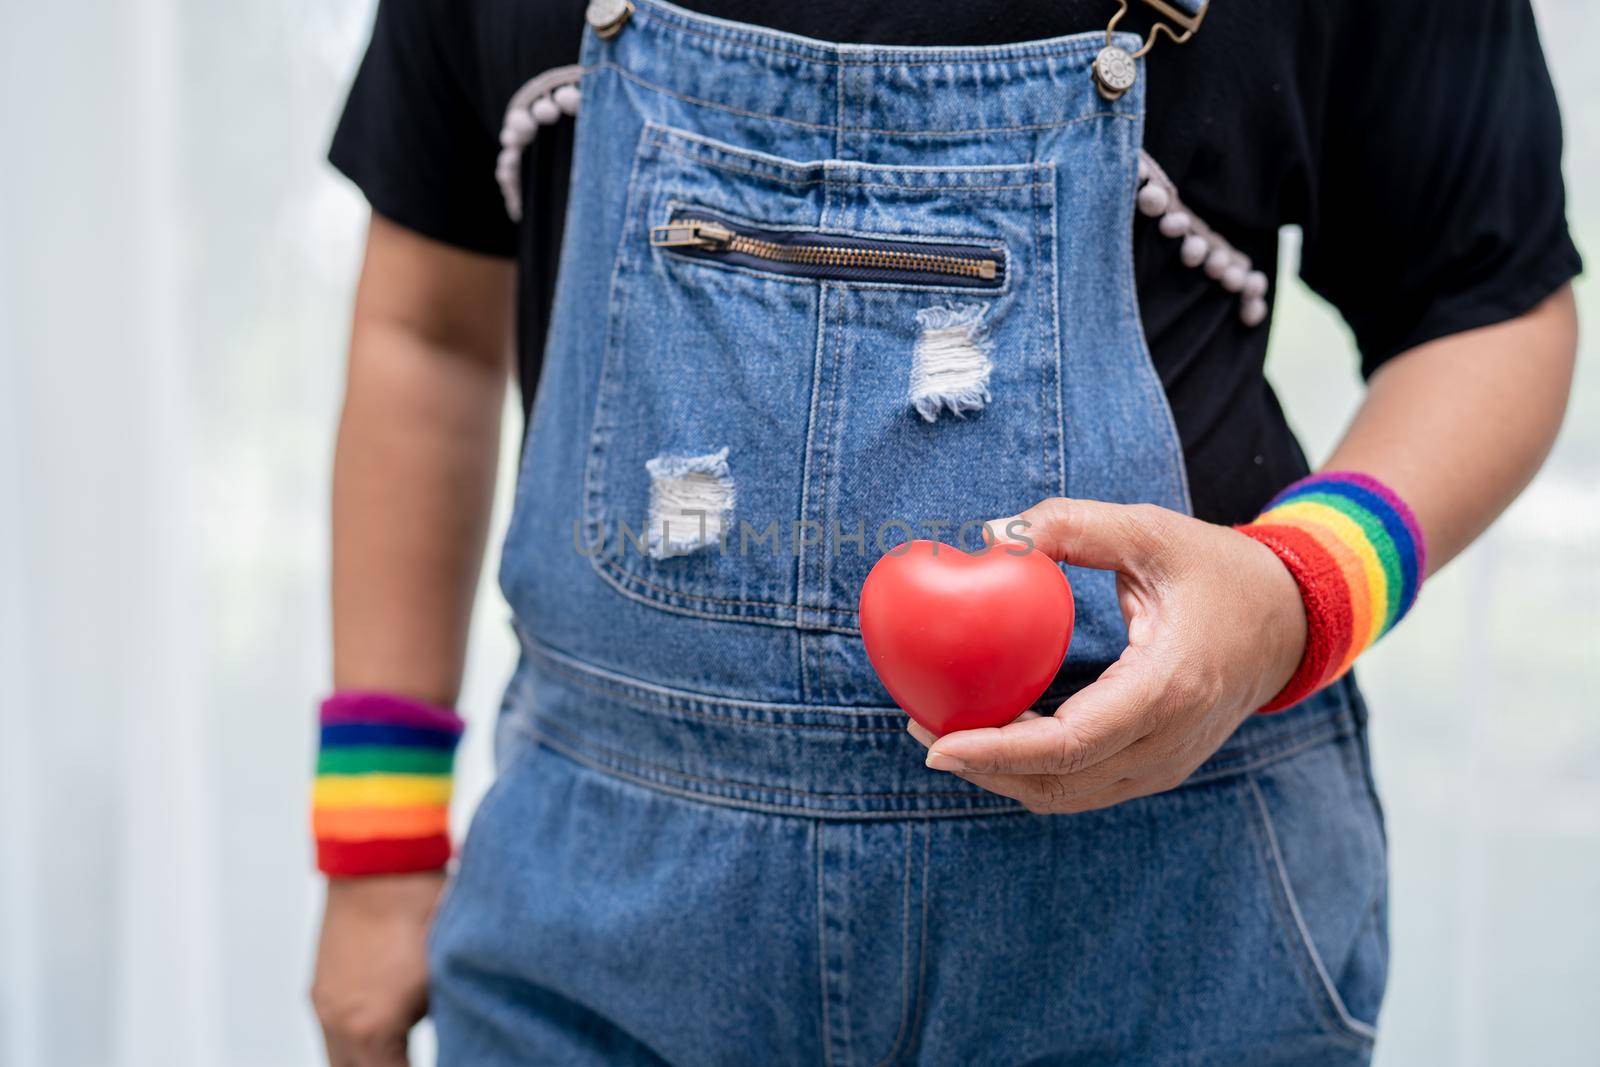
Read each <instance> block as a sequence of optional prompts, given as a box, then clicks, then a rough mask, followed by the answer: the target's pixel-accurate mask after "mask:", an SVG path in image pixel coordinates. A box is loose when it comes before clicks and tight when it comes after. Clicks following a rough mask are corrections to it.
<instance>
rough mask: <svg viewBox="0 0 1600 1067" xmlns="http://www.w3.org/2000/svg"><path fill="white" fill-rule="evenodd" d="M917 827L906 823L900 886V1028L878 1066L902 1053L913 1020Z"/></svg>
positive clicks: (883, 1066)
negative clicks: (914, 847) (913, 885)
mask: <svg viewBox="0 0 1600 1067" xmlns="http://www.w3.org/2000/svg"><path fill="white" fill-rule="evenodd" d="M915 828H916V824H915V823H911V822H908V823H906V824H905V850H906V865H905V877H904V880H903V882H902V884H901V888H900V1028H899V1029H898V1030H896V1031H895V1034H894V1043H893V1044H892V1045H890V1046H889V1052H888V1054H887V1055H885V1056H884V1057H883V1059H881V1060H879V1061H878V1063H877V1067H889V1064H891V1063H893V1062H894V1060H895V1057H896V1056H898V1055H899V1054H900V1046H901V1045H902V1044H903V1043H904V1042H905V1038H906V1025H907V1024H908V1023H909V1022H910V1021H911V845H912V835H913V833H914V832H915Z"/></svg>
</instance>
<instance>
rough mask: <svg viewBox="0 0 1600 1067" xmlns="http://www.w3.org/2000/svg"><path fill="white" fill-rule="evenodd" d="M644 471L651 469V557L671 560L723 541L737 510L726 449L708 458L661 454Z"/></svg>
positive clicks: (647, 463)
mask: <svg viewBox="0 0 1600 1067" xmlns="http://www.w3.org/2000/svg"><path fill="white" fill-rule="evenodd" d="M644 469H645V470H646V471H648V472H649V473H650V534H649V537H648V539H647V541H646V544H647V545H648V546H649V550H650V555H651V556H653V557H655V558H656V559H666V558H668V557H670V556H680V555H683V554H684V553H687V552H693V551H694V550H695V549H698V548H704V547H706V546H707V545H721V544H722V539H723V537H724V536H725V533H726V529H727V519H728V513H729V512H731V511H732V510H733V478H732V477H731V476H730V475H729V474H728V450H727V449H726V448H724V449H723V450H722V451H720V452H712V453H710V454H708V455H704V456H657V457H655V458H654V459H651V460H647V461H646V462H645V465H644Z"/></svg>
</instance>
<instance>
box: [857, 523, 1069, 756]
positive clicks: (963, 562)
mask: <svg viewBox="0 0 1600 1067" xmlns="http://www.w3.org/2000/svg"><path fill="white" fill-rule="evenodd" d="M1072 620H1073V605H1072V586H1071V585H1070V584H1069V583H1068V582H1067V576H1066V575H1065V574H1062V573H1061V568H1060V567H1057V566H1056V565H1055V563H1054V562H1053V561H1051V559H1050V557H1048V556H1046V555H1045V554H1044V553H1042V552H1039V551H1037V550H1036V549H1032V548H1030V549H1028V550H1027V551H1022V550H1021V546H1020V545H1007V546H996V547H994V548H990V549H987V550H985V551H983V552H979V553H978V554H976V555H969V554H967V553H966V552H963V551H961V550H960V549H958V548H952V547H951V546H949V545H942V544H939V543H937V542H934V541H912V542H910V543H909V544H905V545H901V546H898V547H896V548H894V549H892V550H891V551H890V552H889V553H888V554H887V555H885V556H884V557H883V558H882V559H880V560H878V562H877V564H875V565H874V566H873V568H872V573H871V574H869V575H867V580H866V582H865V583H864V584H863V585H862V586H861V638H862V640H863V641H865V642H866V645H867V658H869V659H870V660H872V666H873V668H874V669H875V670H876V671H877V672H878V677H879V678H880V679H882V680H883V684H884V687H885V688H887V689H888V690H889V695H890V696H891V697H893V698H894V702H895V703H896V704H898V705H900V707H902V708H903V709H905V712H906V714H908V715H910V716H911V717H912V718H913V719H915V720H917V722H919V723H921V724H922V725H923V726H926V727H927V728H928V729H929V730H932V731H933V732H934V733H936V734H947V733H951V732H952V731H955V730H972V729H977V728H978V727H983V726H1004V725H1005V724H1006V723H1008V722H1010V721H1011V720H1013V719H1015V718H1016V717H1017V716H1018V715H1020V714H1022V713H1023V712H1024V711H1026V710H1027V709H1028V707H1029V706H1030V705H1032V704H1033V702H1034V701H1035V700H1038V699H1039V697H1040V695H1041V694H1042V693H1043V692H1044V691H1045V689H1046V688H1047V687H1048V686H1049V685H1050V682H1051V680H1052V679H1053V678H1055V675H1056V671H1058V670H1060V669H1061V663H1062V661H1063V660H1064V659H1066V656H1067V645H1068V644H1069V643H1070V642H1071V641H1072Z"/></svg>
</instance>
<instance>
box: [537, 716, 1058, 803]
mask: <svg viewBox="0 0 1600 1067" xmlns="http://www.w3.org/2000/svg"><path fill="white" fill-rule="evenodd" d="M523 733H524V735H525V736H526V737H527V738H528V739H530V740H533V741H536V742H538V743H539V744H541V745H543V746H544V747H545V748H547V749H549V750H550V751H551V752H554V753H556V754H557V755H559V756H561V757H562V758H563V759H567V760H570V761H572V762H573V763H576V764H579V765H580V766H583V767H586V768H588V769H589V770H590V771H593V772H594V773H596V774H600V775H604V776H605V777H607V778H615V779H617V780H618V781H622V782H626V783H628V784H629V785H632V786H634V787H636V788H639V789H648V790H651V791H652V792H657V793H662V794H665V795H667V796H672V797H677V798H679V799H680V800H685V801H690V802H693V803H699V804H711V805H715V806H716V807H719V808H737V809H739V810H741V811H754V812H759V813H761V814H764V815H781V816H789V817H792V818H808V819H816V820H833V821H840V822H846V821H848V822H878V821H882V820H884V819H888V818H893V817H895V816H901V815H915V816H916V817H917V818H921V819H983V818H998V817H1000V816H1020V815H1026V814H1027V809H1025V808H1022V807H1020V806H1015V807H1011V806H1008V807H999V806H994V807H979V806H974V805H968V806H966V807H956V806H951V807H933V808H892V807H891V808H883V809H875V810H867V811H860V810H853V809H849V808H841V809H827V810H825V811H822V812H817V811H815V810H814V809H809V808H802V807H796V806H794V805H785V804H771V803H768V802H766V801H761V800H747V799H743V798H740V797H733V796H723V795H721V794H718V793H708V792H701V791H698V790H694V789H686V788H683V787H681V786H674V785H670V784H667V783H664V782H656V781H651V780H650V779H648V778H642V777H640V776H639V775H637V774H632V773H630V772H628V771H626V770H624V769H622V768H618V767H610V766H607V765H606V764H604V763H600V762H597V761H596V760H593V759H591V758H589V757H588V756H585V755H584V754H582V753H581V752H577V751H574V750H572V749H569V748H568V747H567V746H565V745H563V744H561V743H560V742H558V741H554V740H552V739H551V738H550V737H548V736H546V735H542V734H539V733H537V732H535V731H531V730H526V729H525V730H523Z"/></svg>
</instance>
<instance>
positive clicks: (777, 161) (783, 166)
mask: <svg viewBox="0 0 1600 1067" xmlns="http://www.w3.org/2000/svg"><path fill="white" fill-rule="evenodd" d="M644 131H645V135H646V136H648V137H649V140H650V142H651V144H653V145H655V146H656V147H658V148H669V149H670V148H676V149H678V150H679V151H680V153H701V154H703V155H704V156H710V157H715V158H717V159H732V160H734V161H736V162H739V163H743V164H745V165H747V166H749V167H752V168H754V167H766V168H767V169H768V170H769V171H771V172H773V177H774V178H775V179H776V180H779V181H786V182H787V183H788V184H791V185H815V184H817V183H819V182H825V181H830V180H834V181H839V182H841V183H848V182H849V181H850V179H848V178H846V179H830V178H829V177H828V172H829V165H830V164H832V170H833V171H838V170H841V169H852V170H856V171H864V172H866V173H867V174H873V173H882V174H885V175H889V176H893V175H901V176H903V177H904V178H905V179H906V180H905V181H902V182H898V183H888V184H891V185H894V186H896V187H899V186H901V185H903V186H905V187H906V188H909V189H929V188H978V189H988V188H995V187H996V186H995V183H988V184H981V183H980V184H976V185H974V184H973V183H971V182H969V181H967V179H970V178H976V177H980V176H984V175H994V176H996V177H1001V178H1006V177H1011V176H1015V178H1016V179H1017V180H1020V179H1021V178H1024V177H1026V176H1028V175H1030V174H1032V175H1040V174H1044V173H1046V172H1048V171H1050V170H1052V169H1053V168H1054V167H1055V163H1054V161H1047V162H1043V163H1039V162H1029V163H951V164H913V163H869V162H867V161H865V160H860V159H850V158H847V157H845V155H844V147H843V146H842V145H840V146H838V147H836V148H835V150H834V151H835V154H834V156H833V158H831V159H814V160H793V159H790V158H788V157H787V156H777V155H773V154H771V153H770V152H759V151H756V150H755V149H750V148H741V147H739V146H738V145H733V144H729V143H728V142H726V141H719V140H717V139H715V138H712V137H707V136H705V135H703V134H699V133H695V132H693V131H690V130H686V129H683V128H682V127H679V126H671V125H668V124H667V123H664V122H658V121H656V120H655V119H646V120H645V123H644ZM689 158H691V159H694V160H696V161H698V160H700V159H701V155H690V157H689ZM818 170H820V171H822V172H823V177H821V178H804V177H800V178H783V177H781V175H786V174H796V173H798V174H805V173H807V172H810V171H818ZM918 177H920V178H931V179H934V182H933V183H931V184H930V183H928V182H915V181H911V180H910V179H912V178H918ZM956 179H960V180H959V181H958V180H956ZM1035 180H1039V179H1035Z"/></svg>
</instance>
